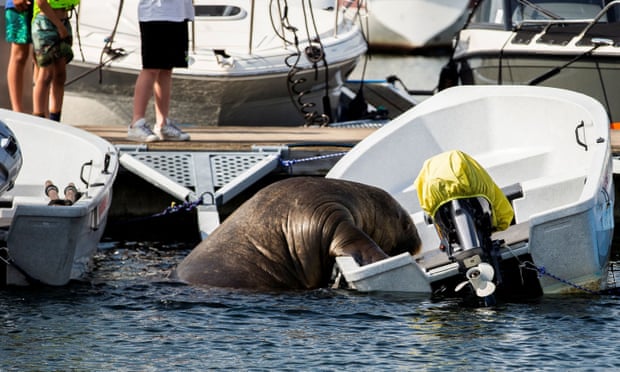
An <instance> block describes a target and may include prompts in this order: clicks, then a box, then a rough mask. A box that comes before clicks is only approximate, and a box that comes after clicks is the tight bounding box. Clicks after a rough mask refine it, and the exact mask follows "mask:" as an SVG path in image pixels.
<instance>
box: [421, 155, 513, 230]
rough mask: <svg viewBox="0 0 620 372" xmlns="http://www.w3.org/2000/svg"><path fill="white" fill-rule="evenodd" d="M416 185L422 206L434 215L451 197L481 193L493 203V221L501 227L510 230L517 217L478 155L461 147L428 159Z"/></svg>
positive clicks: (496, 226)
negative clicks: (474, 156)
mask: <svg viewBox="0 0 620 372" xmlns="http://www.w3.org/2000/svg"><path fill="white" fill-rule="evenodd" d="M414 185H415V187H416V189H417V191H418V200H419V201H420V206H421V207H422V209H424V211H425V212H426V213H428V214H429V215H430V216H431V217H434V216H435V213H436V212H437V209H439V207H441V206H442V205H443V204H445V203H447V202H449V201H451V200H454V199H462V198H470V197H478V196H482V197H484V198H486V199H487V200H488V201H489V203H490V204H491V207H492V209H493V215H492V216H491V217H492V223H493V226H494V227H495V228H496V229H497V230H505V229H507V228H508V226H510V222H511V221H512V218H513V217H514V211H513V209H512V206H511V205H510V202H509V201H508V199H507V198H506V196H505V195H504V193H503V192H502V190H501V189H500V188H499V187H498V186H497V184H495V182H494V181H493V179H492V178H491V176H490V175H489V174H488V173H487V171H486V170H485V169H484V168H482V166H480V164H478V162H477V161H476V160H475V159H474V158H472V157H471V156H469V155H467V154H465V153H464V152H462V151H459V150H453V151H447V152H444V153H441V154H438V155H435V156H433V157H431V158H429V159H427V160H426V161H425V162H424V165H423V166H422V170H420V174H418V177H417V178H416V180H415V181H414Z"/></svg>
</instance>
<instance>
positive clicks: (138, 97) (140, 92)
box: [131, 69, 158, 124]
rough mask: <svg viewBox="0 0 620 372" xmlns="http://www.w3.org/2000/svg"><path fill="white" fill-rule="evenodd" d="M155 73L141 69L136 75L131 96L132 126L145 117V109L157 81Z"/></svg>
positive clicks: (156, 71)
mask: <svg viewBox="0 0 620 372" xmlns="http://www.w3.org/2000/svg"><path fill="white" fill-rule="evenodd" d="M157 73H158V70H155V69H142V70H141V71H140V73H139V74H138V78H137V79H136V86H135V87H134V95H133V118H132V120H131V123H132V124H133V123H135V122H136V121H138V120H140V119H142V118H144V117H145V116H146V108H147V106H148V104H149V100H150V99H151V97H152V96H153V86H154V84H155V80H156V79H157Z"/></svg>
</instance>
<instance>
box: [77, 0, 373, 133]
mask: <svg viewBox="0 0 620 372" xmlns="http://www.w3.org/2000/svg"><path fill="white" fill-rule="evenodd" d="M137 9H138V0H106V1H101V0H82V2H81V3H80V6H79V8H78V16H77V17H74V18H73V22H74V32H75V34H76V37H75V42H74V52H75V58H74V60H73V62H71V64H70V65H69V66H68V80H67V81H68V82H67V92H68V93H69V97H71V96H76V95H77V96H79V97H80V98H81V99H90V100H91V101H92V103H93V106H97V107H100V106H101V105H103V106H104V107H106V108H107V109H109V110H110V111H111V112H113V113H114V114H116V115H117V117H118V118H119V120H122V123H123V124H124V123H129V122H130V121H131V113H132V112H131V107H132V97H133V90H134V84H135V82H136V77H137V74H138V73H139V71H140V70H141V68H142V60H141V53H140V31H139V24H138V15H137ZM194 9H195V13H196V17H195V20H194V22H190V24H189V28H190V51H189V67H188V68H179V69H174V71H173V73H174V75H173V88H172V92H173V95H172V100H173V101H172V104H171V117H172V118H174V119H175V120H178V121H180V122H182V123H186V122H193V121H190V120H192V119H195V118H196V117H197V115H198V114H197V113H200V116H198V117H199V118H200V122H199V123H197V124H200V125H302V124H307V123H317V122H319V123H323V121H325V120H329V121H336V117H337V115H338V112H337V109H338V103H339V99H340V91H341V88H342V85H343V84H344V82H345V81H346V78H347V76H348V75H349V74H350V73H351V72H352V71H353V69H354V68H355V66H356V65H357V63H358V62H359V60H360V57H361V56H362V55H363V54H364V53H365V52H366V42H365V40H364V37H363V35H362V33H361V30H360V28H359V27H358V26H357V25H356V23H355V22H354V21H353V20H352V19H351V17H345V14H344V10H343V8H340V7H339V6H338V4H337V2H336V1H335V0H322V1H312V2H311V1H284V0H224V1H221V0H196V1H194ZM78 35H79V37H78ZM162 53H165V50H162ZM93 124H97V123H93Z"/></svg>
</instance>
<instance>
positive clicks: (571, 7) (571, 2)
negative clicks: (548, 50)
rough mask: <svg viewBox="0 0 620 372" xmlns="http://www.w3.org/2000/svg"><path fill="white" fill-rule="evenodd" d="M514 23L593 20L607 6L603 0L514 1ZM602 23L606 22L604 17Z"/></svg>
mask: <svg viewBox="0 0 620 372" xmlns="http://www.w3.org/2000/svg"><path fill="white" fill-rule="evenodd" d="M513 4H514V5H513V9H514V11H513V13H512V23H513V24H518V23H520V22H523V21H532V20H534V21H536V20H541V21H544V20H560V19H561V20H571V19H573V20H574V19H593V18H595V17H596V16H597V14H598V13H599V12H600V11H601V10H602V9H603V7H604V6H605V4H604V1H603V0H564V1H557V0H555V1H548V0H513ZM600 21H601V22H605V21H606V19H605V18H604V17H603V18H601V19H600Z"/></svg>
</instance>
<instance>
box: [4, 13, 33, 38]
mask: <svg viewBox="0 0 620 372" xmlns="http://www.w3.org/2000/svg"><path fill="white" fill-rule="evenodd" d="M4 19H5V23H6V37H5V38H6V41H7V43H13V44H30V43H32V37H31V35H30V24H31V23H30V20H31V19H32V9H31V10H29V11H25V12H18V11H17V10H15V9H14V8H7V9H5V10H4Z"/></svg>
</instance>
